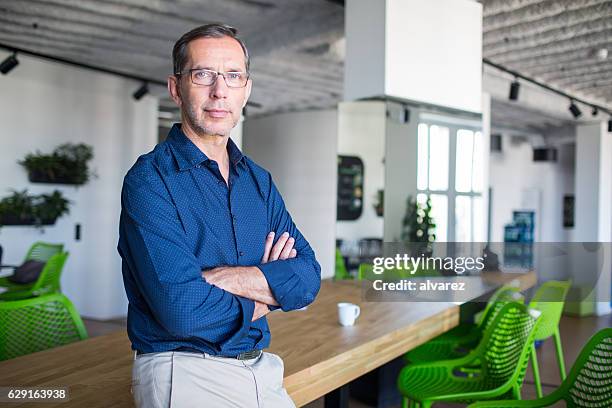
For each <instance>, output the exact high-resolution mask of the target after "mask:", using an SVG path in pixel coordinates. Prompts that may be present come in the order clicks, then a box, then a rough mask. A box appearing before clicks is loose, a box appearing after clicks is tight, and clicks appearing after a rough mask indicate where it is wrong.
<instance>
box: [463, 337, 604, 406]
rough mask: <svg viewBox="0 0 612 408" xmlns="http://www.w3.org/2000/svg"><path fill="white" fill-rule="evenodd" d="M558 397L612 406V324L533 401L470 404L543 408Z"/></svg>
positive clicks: (574, 403)
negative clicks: (558, 382) (547, 391)
mask: <svg viewBox="0 0 612 408" xmlns="http://www.w3.org/2000/svg"><path fill="white" fill-rule="evenodd" d="M559 401H565V404H566V406H567V407H568V408H587V407H589V408H610V407H611V406H612V328H607V329H603V330H600V331H599V332H598V333H596V334H595V335H594V336H593V337H592V338H591V340H589V341H588V343H587V344H586V346H584V348H583V349H582V351H581V352H580V355H579V356H578V358H577V359H576V362H575V363H574V365H573V366H572V368H571V369H570V372H569V374H568V376H567V378H566V379H565V380H564V381H563V382H562V383H561V385H560V386H559V388H557V389H556V390H555V391H553V392H552V393H551V394H548V395H547V396H546V397H544V398H538V399H535V400H530V401H526V400H525V401H510V400H509V401H489V402H477V403H475V404H472V405H470V406H469V407H468V408H485V407H500V408H503V407H512V408H514V407H517V408H519V407H531V408H540V407H550V406H552V405H553V404H556V403H557V402H559Z"/></svg>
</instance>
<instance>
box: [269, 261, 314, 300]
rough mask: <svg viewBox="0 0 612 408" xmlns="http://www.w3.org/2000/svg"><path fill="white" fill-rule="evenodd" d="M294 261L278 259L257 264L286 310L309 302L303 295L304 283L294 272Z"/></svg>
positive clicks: (275, 296)
mask: <svg viewBox="0 0 612 408" xmlns="http://www.w3.org/2000/svg"><path fill="white" fill-rule="evenodd" d="M293 262H296V260H295V259H287V260H276V261H270V262H267V263H265V264H261V265H257V267H258V268H259V269H260V270H261V272H262V273H263V274H264V276H265V278H266V280H267V281H268V285H269V286H270V290H271V291H272V294H273V295H274V298H275V299H276V301H277V302H278V304H279V305H280V306H281V308H282V309H283V311H285V312H288V311H290V310H295V309H299V308H300V307H302V306H304V305H305V304H307V303H308V302H307V299H304V295H303V290H304V283H303V282H302V279H301V278H300V277H299V276H297V275H296V274H295V273H294V272H293V266H292V263H293Z"/></svg>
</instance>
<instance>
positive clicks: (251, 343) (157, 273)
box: [118, 124, 321, 356]
mask: <svg viewBox="0 0 612 408" xmlns="http://www.w3.org/2000/svg"><path fill="white" fill-rule="evenodd" d="M227 151H228V154H229V159H230V172H229V186H228V184H226V182H225V180H224V179H223V177H222V175H221V173H220V171H219V167H218V164H217V163H216V162H215V161H214V160H210V159H209V158H208V157H206V155H205V154H204V153H203V152H202V151H201V150H199V149H198V148H197V147H196V146H195V145H194V144H193V143H192V142H191V141H190V140H189V139H188V138H187V137H186V136H185V134H184V133H183V132H182V131H181V128H180V125H178V124H176V125H174V127H173V128H172V130H171V131H170V134H169V135H168V138H167V140H166V141H164V142H162V143H160V144H158V145H157V146H156V147H155V149H154V150H153V151H151V152H149V153H147V154H145V155H143V156H141V157H139V158H138V160H137V161H136V164H134V166H133V167H132V168H131V169H130V170H129V171H128V173H127V175H126V176H125V179H124V182H123V190H122V194H121V219H120V225H119V245H118V250H119V254H120V255H121V258H122V260H123V262H122V270H123V280H124V284H125V290H126V292H127V297H128V300H129V307H128V335H129V337H130V340H131V342H132V348H133V349H135V350H139V351H141V352H144V353H149V352H161V351H170V350H176V349H179V348H190V349H196V350H199V351H202V352H206V353H210V354H214V355H223V356H235V355H237V354H239V353H241V352H244V351H248V350H253V349H263V348H266V347H267V346H268V345H269V344H270V330H269V327H268V323H267V320H266V318H265V317H263V318H260V319H258V320H256V321H254V322H251V319H252V317H253V310H254V306H255V305H254V302H253V301H252V300H251V299H247V298H243V297H240V296H236V295H234V294H232V293H230V292H227V291H225V290H223V289H221V288H218V287H216V286H213V285H210V284H208V283H207V282H206V281H205V280H204V279H203V278H202V271H203V270H207V269H211V268H215V267H217V266H222V265H229V266H238V265H242V266H257V267H259V269H261V271H262V272H263V274H264V276H265V277H266V279H267V281H268V284H269V285H270V289H271V291H272V294H273V295H274V297H275V298H276V301H277V302H278V303H279V304H280V307H281V309H282V310H283V311H290V310H294V309H298V308H301V307H303V306H306V305H308V304H310V303H311V302H312V301H313V300H314V299H315V297H316V295H317V293H318V291H319V288H320V285H321V268H320V266H319V264H318V262H317V261H316V259H315V254H314V252H313V250H312V248H311V247H310V245H309V244H308V242H307V241H306V239H305V238H304V237H303V236H302V234H301V233H300V231H299V230H298V229H297V228H296V226H295V224H294V223H293V221H292V219H291V216H290V215H289V213H288V212H287V209H286V208H285V204H284V202H283V199H282V198H281V195H280V194H279V192H278V190H277V189H276V186H275V185H274V183H273V182H272V177H271V176H270V173H268V172H267V171H266V170H264V169H263V168H261V167H260V166H258V165H257V164H255V163H254V162H253V161H252V160H251V159H249V158H248V157H246V156H244V155H243V154H242V153H241V152H240V150H239V149H238V148H237V147H236V145H235V144H234V142H233V141H232V140H231V139H229V140H228V143H227ZM270 231H274V232H275V233H276V236H275V241H276V240H277V239H278V238H279V237H280V235H281V234H282V233H283V232H285V231H288V232H289V234H290V236H292V237H294V238H295V245H294V248H295V249H296V250H297V256H296V257H295V258H292V259H287V260H276V261H272V262H268V263H265V264H261V258H262V256H263V252H264V244H265V240H266V236H267V234H268V233H269V232H270Z"/></svg>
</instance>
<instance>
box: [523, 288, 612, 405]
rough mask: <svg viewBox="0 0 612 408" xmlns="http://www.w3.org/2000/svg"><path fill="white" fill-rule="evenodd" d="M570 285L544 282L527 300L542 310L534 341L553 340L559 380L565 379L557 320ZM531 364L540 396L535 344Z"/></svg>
mask: <svg viewBox="0 0 612 408" xmlns="http://www.w3.org/2000/svg"><path fill="white" fill-rule="evenodd" d="M571 285H572V282H571V281H548V282H544V283H543V284H542V286H540V287H539V288H538V290H537V291H536V293H535V295H534V296H533V299H531V302H529V307H530V308H532V309H536V310H539V311H540V312H542V315H541V316H540V323H539V324H538V330H536V336H535V339H536V341H537V340H541V341H543V340H546V339H548V338H550V337H552V338H553V339H554V341H555V350H556V352H557V362H558V363H559V373H560V375H561V380H564V379H565V362H564V360H563V348H562V347H561V335H560V334H559V321H560V320H561V314H562V312H563V306H564V305H565V298H566V297H567V293H568V292H569V289H570V286H571ZM531 366H532V369H533V380H534V383H535V387H536V393H537V396H538V397H542V383H541V381H540V370H539V368H538V358H537V354H536V349H535V344H534V346H533V353H532V355H531ZM611 405H612V404H611Z"/></svg>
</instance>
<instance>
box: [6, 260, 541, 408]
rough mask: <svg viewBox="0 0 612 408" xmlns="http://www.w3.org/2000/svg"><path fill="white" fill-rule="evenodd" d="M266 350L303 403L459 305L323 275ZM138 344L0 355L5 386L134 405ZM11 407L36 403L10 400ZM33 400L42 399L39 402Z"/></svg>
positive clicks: (446, 325)
mask: <svg viewBox="0 0 612 408" xmlns="http://www.w3.org/2000/svg"><path fill="white" fill-rule="evenodd" d="M475 279H478V282H479V283H478V284H479V285H481V292H482V294H485V293H490V292H491V291H492V290H494V288H495V287H497V286H499V285H501V284H503V283H507V282H509V281H512V280H514V279H517V281H518V282H519V283H520V286H521V288H522V289H526V288H529V287H531V286H534V285H535V284H536V276H535V273H533V272H530V273H527V274H501V273H487V274H486V275H485V276H484V277H483V278H482V279H480V278H475ZM341 301H347V302H353V303H356V304H359V305H360V306H361V316H360V317H359V319H358V320H357V324H356V325H355V326H352V327H342V326H340V325H339V324H338V323H337V307H336V303H337V302H341ZM269 323H270V328H271V331H272V343H271V345H270V348H269V350H267V351H270V352H272V353H276V354H278V355H280V356H281V357H282V358H283V360H284V362H285V381H284V384H285V387H286V389H287V391H288V392H289V394H290V395H291V397H292V398H293V400H294V401H295V403H296V405H297V406H302V405H304V404H306V403H308V402H310V401H313V400H315V399H317V398H320V397H321V396H323V395H325V394H327V393H329V392H330V391H333V390H335V389H337V388H338V387H341V386H342V385H344V384H347V383H348V382H350V381H352V380H354V379H355V378H357V377H360V376H361V375H363V374H365V373H367V372H369V371H371V370H373V369H375V368H377V367H380V366H381V365H383V364H385V363H387V362H389V361H391V360H393V359H395V358H397V357H398V356H401V355H402V354H403V353H405V352H406V351H408V350H410V349H412V348H414V347H416V346H418V345H420V344H422V343H423V342H425V341H427V340H429V339H431V338H433V337H435V336H437V335H438V334H440V333H443V332H445V331H447V330H449V329H451V328H453V327H455V326H456V325H457V324H458V323H459V305H458V304H455V303H449V302H428V303H423V302H417V303H405V302H365V301H363V300H362V290H361V287H360V286H359V283H358V282H353V281H341V282H333V281H330V280H324V281H323V282H322V286H321V292H320V293H319V296H318V297H317V299H316V301H315V302H314V303H313V304H312V305H310V306H309V307H308V309H307V310H303V311H294V312H291V313H282V312H273V313H271V314H270V315H269ZM132 361H133V352H132V351H131V350H130V343H129V340H128V338H127V334H126V332H125V331H123V330H122V331H118V332H115V333H111V334H108V335H105V336H100V337H95V338H92V339H88V340H85V341H81V342H78V343H73V344H70V345H67V346H63V347H58V348H55V349H52V350H47V351H42V352H39V353H34V354H30V355H27V356H23V357H19V358H16V359H12V360H8V361H5V362H2V363H0V386H68V387H69V389H70V398H71V399H70V401H69V402H63V403H58V404H50V403H45V404H44V406H45V407H53V406H57V407H62V408H63V407H87V408H96V407H131V406H133V403H132V397H131V395H130V379H131V367H132ZM10 406H11V407H24V406H34V404H29V405H28V404H11V405H10ZM36 406H40V404H37V405H36Z"/></svg>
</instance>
